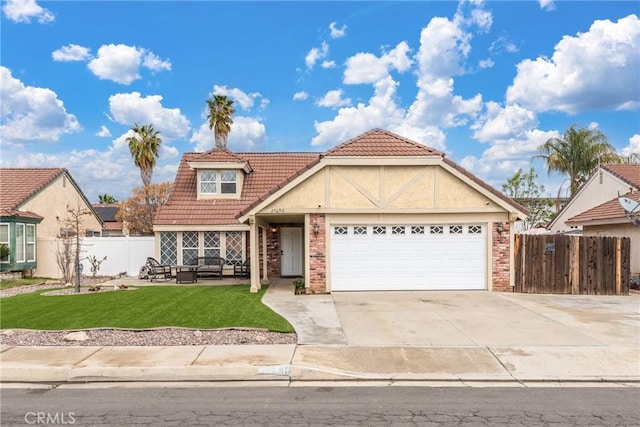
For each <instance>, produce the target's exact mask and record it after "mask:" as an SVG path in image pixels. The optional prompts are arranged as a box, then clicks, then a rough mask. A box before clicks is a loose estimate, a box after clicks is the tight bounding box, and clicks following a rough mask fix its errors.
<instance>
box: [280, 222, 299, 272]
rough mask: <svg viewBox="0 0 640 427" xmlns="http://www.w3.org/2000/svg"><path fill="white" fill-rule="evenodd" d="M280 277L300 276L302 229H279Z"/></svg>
mask: <svg viewBox="0 0 640 427" xmlns="http://www.w3.org/2000/svg"><path fill="white" fill-rule="evenodd" d="M280 275H281V276H302V228H301V227H282V228H280Z"/></svg>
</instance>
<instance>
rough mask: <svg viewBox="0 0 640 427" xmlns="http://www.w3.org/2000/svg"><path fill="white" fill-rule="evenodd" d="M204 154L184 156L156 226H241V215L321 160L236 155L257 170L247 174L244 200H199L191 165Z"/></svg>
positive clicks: (312, 156)
mask: <svg viewBox="0 0 640 427" xmlns="http://www.w3.org/2000/svg"><path fill="white" fill-rule="evenodd" d="M202 154H203V153H185V154H184V155H183V156H182V160H181V161H180V166H179V167H178V173H177V174H176V179H175V182H174V186H173V189H172V190H171V195H170V196H169V201H168V202H167V204H166V205H163V206H161V207H160V208H159V209H158V212H157V213H156V217H155V220H154V224H155V225H172V224H180V225H224V224H238V223H239V222H238V220H237V218H236V216H237V215H238V213H239V212H241V211H242V210H243V209H245V208H247V207H249V206H250V205H251V204H252V203H254V202H255V201H256V200H260V199H261V198H262V197H264V196H265V195H266V194H269V192H270V191H272V189H273V188H279V185H282V183H284V182H287V180H289V179H291V177H292V176H296V175H297V173H298V172H299V171H300V170H304V169H306V167H307V165H309V164H310V163H314V162H317V161H318V158H319V153H237V154H236V155H235V156H236V157H237V158H238V159H240V161H242V162H245V161H247V162H249V164H250V165H251V168H252V170H253V171H252V172H251V173H249V174H247V175H245V178H244V184H243V188H242V196H241V198H240V199H213V200H211V199H208V200H196V196H197V187H196V185H197V177H196V171H195V170H193V169H190V168H189V165H188V164H187V163H188V162H190V161H194V160H196V159H197V160H200V161H201V159H202V157H201V156H202ZM205 154H206V153H205ZM206 161H209V160H206ZM233 161H234V162H235V161H237V160H233Z"/></svg>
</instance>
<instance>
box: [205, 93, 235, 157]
mask: <svg viewBox="0 0 640 427" xmlns="http://www.w3.org/2000/svg"><path fill="white" fill-rule="evenodd" d="M207 106H208V107H209V114H208V115H207V119H209V129H213V133H214V134H215V136H216V147H217V148H226V146H227V137H228V136H229V132H230V131H231V124H232V123H233V120H232V119H231V116H232V115H233V113H235V112H236V110H235V109H234V108H233V101H232V100H230V99H227V97H226V96H224V95H213V99H207Z"/></svg>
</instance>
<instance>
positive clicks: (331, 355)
mask: <svg viewBox="0 0 640 427" xmlns="http://www.w3.org/2000/svg"><path fill="white" fill-rule="evenodd" d="M120 281H122V280H121V279H120ZM120 281H119V282H120ZM119 282H118V283H119ZM106 285H108V283H107V284H106ZM264 302H265V304H267V305H268V306H270V307H271V308H272V309H274V310H275V311H277V312H278V313H280V314H282V315H283V316H284V317H286V318H287V319H288V320H289V322H290V323H291V324H292V325H293V326H294V328H295V329H296V332H297V334H298V344H297V345H293V344H292V345H225V346H173V347H151V346H145V347H109V346H104V347H100V346H98V347H84V346H65V347H10V346H2V347H1V348H0V382H1V383H2V387H12V386H19V385H20V384H24V383H45V384H59V383H66V384H81V383H94V384H95V383H105V384H106V383H131V382H137V383H142V382H156V383H157V382H173V383H183V382H234V383H244V382H253V383H256V382H257V383H264V382H268V384H270V385H295V384H305V383H312V384H315V385H318V384H322V383H323V382H332V383H336V382H344V383H345V384H346V383H350V384H352V383H353V382H363V383H366V384H381V385H389V384H393V385H402V384H414V385H415V384H421V383H423V384H434V385H442V384H445V385H446V384H448V385H474V384H479V383H488V384H504V385H514V386H523V385H531V384H540V383H544V384H562V383H567V382H580V383H583V384H587V383H589V384H591V383H596V384H603V383H607V384H611V383H617V384H620V385H624V386H631V387H640V294H638V293H634V294H632V295H629V296H581V295H578V296H574V295H529V294H511V293H508V294H507V293H493V292H484V291H470V292H455V291H450V292H353V293H335V294H332V295H300V296H298V295H294V294H293V288H292V286H290V283H288V282H286V281H281V282H279V283H275V284H273V285H272V286H270V287H269V290H268V291H267V293H266V295H265V297H264Z"/></svg>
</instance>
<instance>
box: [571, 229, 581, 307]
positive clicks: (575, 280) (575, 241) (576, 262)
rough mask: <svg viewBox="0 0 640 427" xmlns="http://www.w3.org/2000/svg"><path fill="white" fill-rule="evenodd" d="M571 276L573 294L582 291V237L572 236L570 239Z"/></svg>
mask: <svg viewBox="0 0 640 427" xmlns="http://www.w3.org/2000/svg"><path fill="white" fill-rule="evenodd" d="M569 253H570V254H571V255H570V258H569V277H570V280H571V294H572V295H578V294H579V293H580V237H578V236H571V240H570V241H569Z"/></svg>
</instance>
